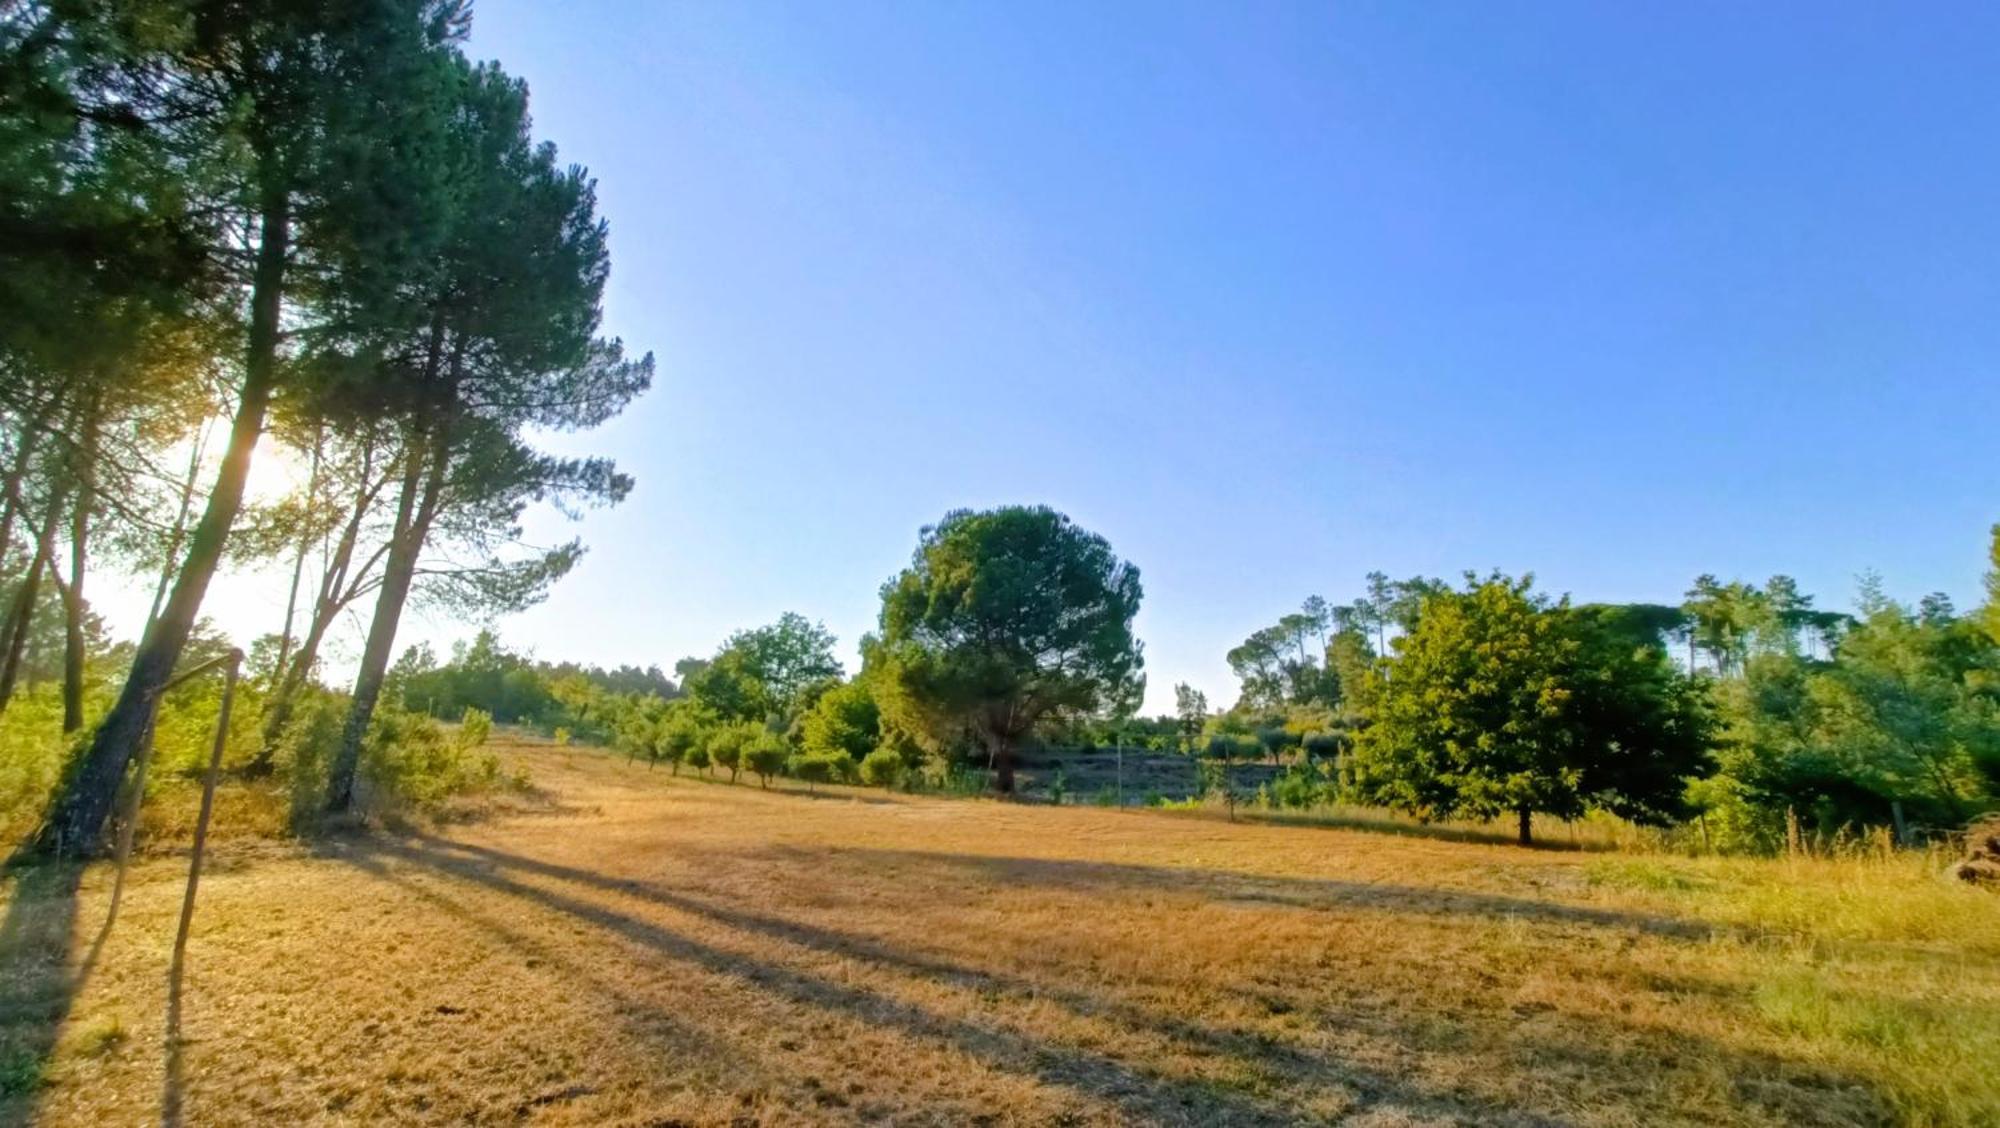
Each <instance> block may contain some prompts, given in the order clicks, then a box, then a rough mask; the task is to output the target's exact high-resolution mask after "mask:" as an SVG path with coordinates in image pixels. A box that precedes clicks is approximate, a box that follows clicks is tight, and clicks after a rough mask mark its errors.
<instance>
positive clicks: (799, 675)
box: [718, 611, 842, 717]
mask: <svg viewBox="0 0 2000 1128" xmlns="http://www.w3.org/2000/svg"><path fill="white" fill-rule="evenodd" d="M834 642H835V639H834V637H833V635H832V634H831V633H829V632H828V631H827V629H826V627H825V626H824V625H823V624H820V623H815V622H812V621H810V620H808V619H807V618H806V617H805V616H804V615H800V614H797V613H796V612H791V611H787V612H785V613H784V614H783V615H780V616H779V617H778V621H777V622H775V623H772V624H771V625H769V626H765V627H757V628H755V629H753V630H747V631H738V632H737V633H736V634H734V635H731V636H730V637H729V640H728V641H727V642H725V643H723V646H722V654H723V655H727V656H732V657H733V658H735V659H736V660H737V661H739V662H740V663H741V666H742V669H743V672H744V673H745V674H747V675H748V676H749V677H750V678H752V679H754V680H755V681H756V682H757V683H758V684H759V685H761V686H762V687H763V688H764V691H765V692H766V693H768V694H769V695H770V705H771V707H772V708H773V709H775V710H776V711H777V712H779V713H781V714H783V715H784V716H786V717H790V716H792V715H793V714H794V713H795V712H796V711H798V710H799V709H801V708H803V707H804V706H805V704H806V702H805V701H804V700H803V698H804V697H805V695H806V694H807V693H808V692H809V691H810V690H811V689H812V687H814V686H815V685H818V684H821V683H824V682H826V681H827V680H828V679H831V678H839V677H840V676H841V675H842V671H841V668H840V662H839V661H838V660H837V659H835V658H834V656H833V646H834ZM720 660H721V658H720V656H718V661H720Z"/></svg>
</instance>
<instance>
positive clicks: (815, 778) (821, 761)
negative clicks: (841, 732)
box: [791, 752, 854, 791]
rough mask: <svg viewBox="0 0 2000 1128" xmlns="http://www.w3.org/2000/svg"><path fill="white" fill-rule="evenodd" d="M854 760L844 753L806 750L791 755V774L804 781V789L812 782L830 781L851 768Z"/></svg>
mask: <svg viewBox="0 0 2000 1128" xmlns="http://www.w3.org/2000/svg"><path fill="white" fill-rule="evenodd" d="M853 765H854V760H853V759H852V758H851V757H849V756H847V755H846V754H845V753H838V752H834V753H829V752H806V753H801V754H800V755H797V756H794V757H792V760H791V768H792V774H793V775H795V776H797V777H799V778H800V779H802V780H805V781H806V790H807V791H811V790H812V788H813V785H814V784H817V783H830V782H832V781H833V780H836V779H840V778H842V777H844V776H846V775H847V773H848V772H849V771H851V770H853Z"/></svg>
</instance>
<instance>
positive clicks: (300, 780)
mask: <svg viewBox="0 0 2000 1128" xmlns="http://www.w3.org/2000/svg"><path fill="white" fill-rule="evenodd" d="M346 714H347V700H346V698H344V697H341V696H339V695H336V694H331V693H327V692H325V691H324V690H315V691H314V692H312V693H310V694H308V695H307V697H306V699H305V700H304V701H301V702H300V703H299V704H298V706H297V707H296V708H295V709H294V710H293V712H292V716H291V722H290V723H289V724H288V725H287V726H286V727H285V732H284V734H283V736H282V737H281V738H280V739H279V742H278V756H277V767H278V770H279V771H281V772H282V773H283V774H284V778H285V783H286V793H287V795H288V797H289V799H290V808H291V814H290V822H291V826H292V829H293V830H294V831H297V832H304V831H308V830H311V829H312V828H313V827H315V826H316V825H317V824H318V823H319V820H320V818H321V816H322V815H323V814H324V813H325V809H326V779H327V772H328V770H329V769H330V768H331V766H332V764H333V757H334V754H335V753H336V752H337V751H338V750H339V748H340V729H341V723H342V721H343V719H344V718H345V717H346ZM459 751H460V752H461V753H462V752H463V751H464V750H463V749H460V750H459Z"/></svg>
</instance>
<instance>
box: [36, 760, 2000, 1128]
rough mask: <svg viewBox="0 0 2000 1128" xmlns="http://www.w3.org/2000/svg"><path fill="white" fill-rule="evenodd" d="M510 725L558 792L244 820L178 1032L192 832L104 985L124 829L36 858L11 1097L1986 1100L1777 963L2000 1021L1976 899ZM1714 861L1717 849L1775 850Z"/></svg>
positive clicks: (311, 1107) (515, 1104)
mask: <svg viewBox="0 0 2000 1128" xmlns="http://www.w3.org/2000/svg"><path fill="white" fill-rule="evenodd" d="M506 754H507V755H508V756H509V757H512V758H515V759H517V760H518V761H519V762H521V763H523V764H525V765H526V766H527V767H528V769H529V771H530V772H531V773H532V774H533V776H534V778H535V780H536V782H537V783H538V784H539V785H540V786H542V787H543V788H545V789H547V790H548V791H549V792H550V793H551V794H552V795H553V796H554V799H555V804H554V806H553V808H552V809H550V810H547V811H543V812H539V813H527V814H514V815H508V816H504V817H498V818H494V819H491V820H488V821H485V822H481V823H477V824H471V825H463V826H457V827H452V828H448V829H445V830H442V831H438V832H433V833H425V834H410V835H388V834H382V835H373V836H354V837H347V838H342V839H339V840H335V841H332V842H329V843H325V844H321V845H318V846H314V847H305V846H293V845H284V846H280V845H272V844H266V845H263V846H257V845H254V844H242V843H237V844H231V845H230V846H229V847H228V848H227V849H226V850H225V851H224V852H223V854H222V855H221V856H220V857H219V858H218V864H217V865H216V866H215V868H214V869H213V871H212V872H211V873H210V875H209V876H208V877H207V878H206V879H205V880H204V883H203V886H202V901H201V906H200V912H199V916H198V918H197V920H196V923H195V939H194V942H193V945H192V947H191V949H190V957H189V958H190V979H189V984H188V995H187V1001H186V1010H185V1015H184V1019H183V1022H184V1033H185V1040H184V1041H183V1043H182V1044H181V1045H180V1046H179V1047H178V1053H177V1054H170V1053H168V1052H167V1047H165V1046H164V1045H163V1042H162V1038H161V1021H162V1016H163V1014H164V1007H165V998H164V996H165V983H164V971H165V967H166V962H167V953H168V948H169V945H170V943H171V938H172V929H173V920H174V914H175V913H176V911H177V909H178V902H179V895H180V889H181V879H182V867H183V865H184V863H183V862H181V861H179V860H177V859H173V858H160V859H154V860H147V861H143V862H140V863H138V864H137V865H135V867H134V870H133V873H132V877H131V884H130V886H129V888H128V890H127V893H126V899H125V907H124V909H123V910H122V911H121V918H120V919H119V921H118V923H117V926H116V928H115V930H114V931H113V932H112V933H111V935H110V937H109V939H108V940H107V942H106V943H105V944H104V946H103V950H102V952H101V953H100V954H99V955H98V958H97V959H96V962H95V963H94V964H93V965H92V966H91V968H90V969H89V974H88V977H87V979H83V980H82V981H81V982H80V984H79V978H80V975H81V972H82V966H81V965H82V964H83V962H84V961H85V960H87V959H88V957H89V954H90V951H91V948H92V941H93V940H94V939H95V936H96V932H97V924H98V923H99V922H100V921H101V919H102V915H103V911H104V905H105V901H106V897H107V894H108V888H109V882H110V875H109V872H108V870H104V869H93V870H91V871H89V872H87V873H85V874H83V875H81V877H80V879H73V878H72V877H71V875H68V874H64V873H56V872H54V871H47V870H44V871H33V872H29V873H26V874H22V875H16V876H15V877H14V878H13V879H12V880H11V881H10V883H9V885H8V886H7V887H6V888H7V897H8V898H9V899H8V903H7V905H6V917H5V920H4V922H0V976H4V977H5V978H4V980H0V1045H4V1047H5V1054H6V1057H5V1058H0V1085H3V1086H5V1087H6V1088H5V1090H4V1091H6V1092H9V1093H11V1095H10V1096H4V1097H0V1122H9V1121H14V1120H23V1119H32V1120H33V1121H34V1122H37V1123H48V1124H64V1125H67V1124H80V1125H93V1126H98V1125H109V1124H137V1123H158V1122H160V1120H161V1118H162V1112H163V1110H166V1111H168V1112H169V1113H170V1114H171V1113H172V1112H173V1110H175V1109H177V1110H178V1115H179V1117H180V1118H181V1119H182V1120H183V1121H184V1122H185V1123H188V1124H200V1125H208V1124H270V1123H288V1124H315V1123H426V1124H446V1123H452V1124H457V1123H466V1122H475V1123H518V1122H524V1121H526V1122H541V1123H567V1124H625V1123H629V1124H654V1125H669V1124H736V1123H740V1124H762V1123H847V1122H867V1123H918V1124H966V1123H982V1124H1061V1123H1149V1124H1150V1123H1169V1124H1171V1123H1183V1124H1218V1123H1241V1124H1262V1123H1271V1124H1277V1123H1296V1122H1300V1121H1325V1122H1342V1123H1351V1124H1359V1125H1401V1124H1424V1125H1429V1124H1459V1123H1465V1124H1481V1125H1487V1124H1501V1125H1505V1124H1516V1125H1544V1124H1628V1125H1657V1124H1672V1123H1717V1122H1734V1123H1751V1124H1800V1123H1824V1124H1844V1123H1856V1124H1869V1123H1883V1122H1893V1121H1896V1120H1911V1121H1921V1120H1923V1119H1926V1118H1928V1119H1932V1120H1945V1121H1949V1120H1950V1119H1952V1118H1954V1117H1956V1116H1958V1115H1959V1114H1960V1113H1965V1112H1970V1113H1973V1114H1977V1113H1979V1112H1980V1111H1981V1106H1980V1104H1979V1103H1978V1102H1979V1101H1980V1100H1981V1099H1982V1097H1981V1095H1980V1093H1979V1092H1959V1091H1945V1092H1941V1093H1933V1094H1930V1095H1929V1096H1928V1097H1927V1096H1926V1094H1925V1091H1924V1090H1923V1088H1922V1086H1923V1084H1924V1083H1925V1082H1924V1080H1923V1078H1924V1077H1925V1076H1928V1075H1927V1074H1922V1073H1921V1068H1929V1066H1923V1065H1922V1063H1918V1064H1916V1065H1909V1066H1908V1067H1907V1069H1905V1067H1903V1066H1896V1067H1895V1068H1890V1067H1889V1066H1888V1065H1884V1066H1882V1067H1881V1068H1877V1067H1876V1065H1875V1064H1874V1063H1877V1062H1882V1061H1886V1060H1887V1059H1885V1058H1882V1057H1881V1054H1882V1053H1886V1052H1887V1051H1869V1050H1868V1049H1867V1047H1865V1046H1864V1047H1862V1048H1861V1049H1860V1050H1855V1049H1854V1048H1853V1047H1852V1046H1849V1045H1848V1040H1847V1039H1845V1038H1844V1037H1843V1036H1842V1035H1841V1034H1840V1033H1839V1031H1838V1030H1834V1031H1832V1032H1827V1031H1820V1030H1816V1029H1814V1028H1813V1027H1811V1026H1810V1024H1806V1025H1801V1024H1800V1023H1799V1022H1796V1021H1788V1020H1785V1014H1786V1013H1789V1012H1774V1011H1773V1010H1772V1008H1771V1006H1770V999H1769V997H1768V984H1769V983H1770V982H1771V981H1772V979H1773V977H1774V976H1777V977H1782V976H1784V975H1788V974H1793V973H1794V972H1798V973H1801V974H1806V975H1809V976H1819V977H1821V978H1822V979H1823V980H1824V981H1825V983H1826V984H1827V985H1828V990H1829V991H1834V990H1840V991H1846V990H1848V989H1850V988H1853V989H1856V990H1859V989H1862V988H1863V987H1865V986H1867V985H1870V984H1875V985H1879V984H1881V983H1902V984H1904V985H1905V987H1906V989H1907V990H1908V991H1910V992H1911V993H1912V998H1911V1000H1909V1002H1908V1005H1909V1006H1912V1007H1915V1006H1919V1005H1929V1004H1928V1003H1927V1002H1926V1000H1925V999H1924V998H1920V997H1918V996H1922V995H1926V994H1927V993H1928V992H1929V990H1930V988H1929V987H1928V986H1927V981H1926V980H1925V979H1924V978H1923V977H1924V976H1927V975H1930V974H1932V972H1933V971H1934V970H1936V969H1937V968H1944V969H1947V970H1951V969H1955V970H1952V973H1951V975H1950V976H1949V977H1948V978H1949V979H1950V981H1951V982H1952V983H1954V984H1955V985H1956V986H1955V987H1954V990H1956V991H1958V992H1959V993H1960V994H1959V996H1958V997H1956V998H1955V999H1954V1000H1952V1003H1953V1005H1954V1006H1957V1007H1961V1008H1985V1009H1984V1010H1981V1011H1978V1013H1977V1014H1976V1015H1975V1017H1976V1018H1978V1019H1979V1020H1980V1021H1985V1022H1989V1023H1990V1022H1991V1021H1992V1016H1993V1015H1994V1014H1996V1013H2000V972H1996V971H1995V969H1994V967H1993V966H1992V962H1993V961H1991V960H1990V958H1989V957H1990V955H1991V953H1990V952H1986V951H1970V950H1965V949H1963V947H1962V946H1959V947H1955V946H1954V944H1953V942H1952V941H1951V939H1950V938H1949V937H1946V938H1945V939H1944V940H1942V941H1940V940H1938V939H1936V938H1934V937H1933V938H1929V939H1926V938H1925V937H1923V936H1917V937H1913V938H1909V939H1890V940H1882V939H1879V938H1876V939H1871V938H1869V937H1867V936H1861V937H1857V938H1854V939H1852V940H1851V942H1850V941H1847V940H1841V939H1839V938H1838V937H1827V936H1804V937H1801V936H1799V935H1798V934H1797V929H1796V928H1794V929H1792V931H1791V932H1790V933H1786V934H1782V935H1780V934H1773V933H1771V932H1770V931H1769V930H1767V929H1766V928H1765V927H1764V926H1763V925H1762V924H1761V923H1760V922H1759V921H1758V920H1757V919H1755V917H1754V915H1751V916H1746V915H1745V912H1738V911H1736V910H1735V909H1732V908H1730V906H1735V905H1738V904H1739V903H1740V902H1741V901H1742V898H1741V897H1737V898H1734V899H1730V898H1727V897H1724V896H1722V895H1720V894H1718V895H1717V896H1716V904H1717V906H1718V907H1717V909H1716V910H1715V911H1713V912H1709V911H1703V910H1702V908H1701V906H1702V904H1703V902H1702V901H1701V900H1699V899H1698V897H1699V894H1690V893H1688V892H1687V889H1686V888H1684V887H1683V886H1682V885H1681V884H1678V883H1676V882H1667V883H1666V885H1667V887H1666V888H1665V889H1661V888H1651V887H1649V886H1652V885H1654V884H1657V883H1655V882H1653V881H1652V879H1651V878H1650V877H1646V876H1645V874H1647V873H1651V872H1652V871H1650V870H1648V871H1645V872H1644V873H1642V874H1641V875H1640V878H1639V879H1637V880H1621V879H1619V877H1618V875H1619V874H1620V873H1621V872H1624V871H1621V870H1619V869H1618V868H1617V867H1619V866H1622V865H1627V864H1628V863H1624V862H1611V863H1607V862H1606V861H1605V860H1604V859H1602V858H1593V857H1590V856H1586V855H1580V854H1573V853H1556V852H1539V851H1526V850H1520V849H1517V848H1513V847H1506V846H1493V845H1483V844H1466V843H1454V842H1442V841H1428V840H1424V839H1420V838H1411V837H1404V836H1391V835H1381V834H1369V833H1360V832H1354V831H1333V830H1319V829H1300V828H1286V827H1273V826H1257V825H1248V824H1231V823H1227V822H1223V821H1220V820H1213V819H1202V818H1192V817H1187V816H1175V815H1167V814H1158V813H1150V812H1141V811H1113V810H1105V809H1095V808H1072V807H1066V808H1050V807H1041V806H1027V805H1011V804H1000V803H993V802H984V801H968V800H953V799H942V798H907V797H900V796H888V795H884V794H882V793H880V792H863V791H852V792H848V791H840V792H836V793H833V794H823V795H821V796H819V797H808V796H806V795H804V794H802V793H798V792H793V791H771V792H765V791H761V790H759V789H758V788H756V787H754V786H737V787H728V786H723V785H721V784H717V783H704V782H700V781H694V780H685V779H683V780H678V781H676V780H671V779H669V778H668V777H667V775H666V773H665V772H664V771H648V770H647V769H645V768H644V767H633V766H629V765H626V764H624V763H622V762H620V761H617V760H614V759H610V758H607V757H605V756H603V755H602V754H599V753H595V752H591V751H587V750H574V751H565V750H559V749H554V748H548V747H520V748H512V749H509V750H508V751H507V753H506ZM745 778H746V780H747V779H748V777H745ZM1632 864H1637V863H1632ZM1607 865H1608V866H1609V867H1610V868H1606V867H1607ZM1660 872H1664V873H1669V874H1679V873H1681V872H1682V871H1681V870H1679V869H1674V868H1671V867H1669V868H1666V869H1662V870H1661V871H1660ZM1686 872H1687V874H1688V875H1689V877H1688V880H1689V881H1691V882H1695V883H1697V885H1696V888H1699V884H1698V883H1699V882H1703V881H1714V882H1722V883H1725V884H1726V883H1727V882H1729V881H1732V880H1737V879H1735V878H1732V877H1731V876H1730V875H1731V874H1734V873H1736V872H1738V871H1736V870H1733V869H1729V868H1726V867H1725V868H1718V869H1702V868H1694V869H1690V870H1688V871H1686ZM1743 872H1750V871H1743ZM1798 873H1804V875H1805V876H1803V877H1800V876H1798ZM1798 873H1795V874H1794V876H1793V877H1792V878H1790V879H1788V880H1791V881H1793V882H1795V883H1796V882H1799V881H1808V882H1809V881H1820V880H1824V881H1826V882H1829V883H1831V882H1835V881H1840V880H1845V879H1842V878H1840V877H1838V875H1834V874H1832V873H1831V871H1829V872H1828V874H1826V875H1818V871H1816V870H1805V871H1798ZM1741 880H1744V881H1748V880H1750V879H1748V878H1744V879H1741ZM72 886H74V887H76V892H75V893H71V892H70V889H71V888H72ZM1831 888H1832V887H1831V885H1830V886H1829V890H1831ZM1829 895H1831V893H1829ZM1926 895H1927V896H1928V895H1929V894H1928V893H1927V894H1926ZM1939 895H1940V896H1950V897H1954V898H1956V897H1958V896H1959V894H1958V891H1955V890H1953V891H1949V892H1948V893H1940V894H1939ZM1951 905H1952V906H1954V907H1956V906H1960V905H1963V906H1965V909H1964V911H1969V912H1979V913H1985V912H1990V911H1991V910H1990V909H1989V908H1988V907H1986V905H1985V903H1984V902H1979V901H1972V900H1966V901H1962V902H1961V901H1958V900H1954V901H1952V902H1951ZM1994 919H2000V918H1992V917H1988V918H1981V919H1980V920H1978V921H1974V922H1973V925H1974V926H1976V927H1983V928H1990V927H1991V923H1992V921H1993V920H1994ZM1913 976H1914V977H1915V978H1912V977H1913ZM1817 981H1818V980H1815V982H1817ZM1870 989H1874V988H1870ZM1965 1013H1970V1012H1965ZM1774 1014H1775V1015H1776V1017H1774ZM1974 1028H1975V1029H1992V1027H1991V1026H1990V1025H1989V1026H1986V1027H1979V1026H1978V1025H1977V1023H1975V1027H1974ZM1973 1050H1974V1051H1975V1052H1976V1051H1979V1047H1978V1046H1974V1047H1973ZM1871 1055H1872V1056H1871ZM1892 1064H1893V1063H1892ZM1933 1064H1935V1063H1933ZM1949 1064H1950V1063H1948V1062H1947V1063H1943V1064H1942V1065H1939V1066H1938V1067H1939V1068H1945V1067H1948V1066H1949ZM1920 1067H1921V1068H1920ZM1898 1070H1904V1072H1898ZM1908 1070H1918V1072H1916V1073H1909V1072H1908ZM1912 1078H1915V1079H1914V1080H1913V1079H1912ZM1913 1086H1914V1087H1915V1088H1914V1089H1913V1088H1912V1087H1913ZM1912 1093H1914V1094H1915V1095H1914V1096H1913V1095H1912ZM1926 1101H1928V1102H1929V1103H1925V1102H1926ZM1926 1110H1928V1111H1926ZM1954 1110H1957V1111H1954ZM1966 1122H1968V1123H1976V1122H1978V1121H1977V1120H1976V1119H1970V1120H1967V1121H1966Z"/></svg>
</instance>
